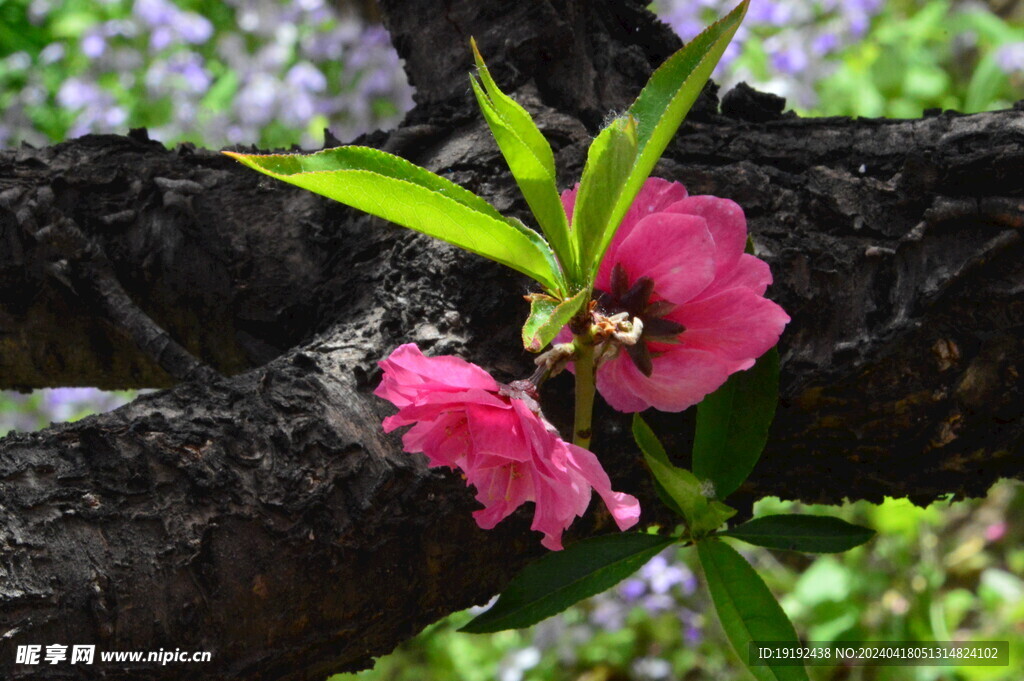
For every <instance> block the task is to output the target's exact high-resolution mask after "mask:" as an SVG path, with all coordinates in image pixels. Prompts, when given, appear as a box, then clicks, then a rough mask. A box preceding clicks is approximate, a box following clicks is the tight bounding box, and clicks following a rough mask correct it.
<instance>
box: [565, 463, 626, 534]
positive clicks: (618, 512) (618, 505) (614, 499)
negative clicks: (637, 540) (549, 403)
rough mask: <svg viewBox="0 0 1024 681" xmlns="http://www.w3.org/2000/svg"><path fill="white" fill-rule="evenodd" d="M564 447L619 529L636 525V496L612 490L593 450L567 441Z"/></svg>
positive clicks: (610, 482) (610, 483) (573, 464)
mask: <svg viewBox="0 0 1024 681" xmlns="http://www.w3.org/2000/svg"><path fill="white" fill-rule="evenodd" d="M566 447H567V448H568V450H569V461H570V464H571V465H572V466H574V467H575V468H576V470H578V471H579V472H580V475H582V476H583V479H584V480H586V481H587V484H589V485H590V486H591V487H593V488H594V491H595V492H597V493H598V494H599V495H600V496H601V499H602V500H604V505H605V506H607V507H608V510H609V511H610V512H611V514H612V517H613V518H615V524H616V525H618V526H619V529H620V530H626V529H629V528H630V527H633V526H634V525H636V524H637V522H639V521H640V502H639V501H638V500H637V498H636V497H634V496H632V495H630V494H626V493H624V492H613V491H612V481H611V480H610V479H609V478H608V474H607V473H606V472H605V470H604V468H603V467H602V466H601V462H600V461H598V460H597V457H596V456H595V455H594V453H593V452H591V451H589V450H587V449H583V448H582V447H577V446H576V445H573V444H568V443H567V444H566Z"/></svg>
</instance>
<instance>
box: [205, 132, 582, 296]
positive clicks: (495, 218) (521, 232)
mask: <svg viewBox="0 0 1024 681" xmlns="http://www.w3.org/2000/svg"><path fill="white" fill-rule="evenodd" d="M224 153H225V154H227V155H228V156H231V157H232V158H235V159H236V160H238V161H241V162H242V163H244V164H245V165H247V166H249V167H250V168H253V169H254V170H258V171H260V172H261V173H264V174H266V175H269V176H271V177H274V178H276V179H279V180H282V181H284V182H288V183H290V184H294V185H296V186H298V187H302V188H303V189H308V190H310V191H312V192H315V193H317V194H321V195H323V196H326V197H327V198H330V199H334V200H335V201H340V202H341V203H344V204H346V205H349V206H352V207H353V208H358V209H359V210H362V211H365V212H367V213H370V214H371V215H376V216H377V217H381V218H384V219H385V220H390V221H391V222H394V223H396V224H399V225H402V226H403V227H408V228H410V229H414V230H416V231H417V232H422V233H424V234H427V235H429V236H432V237H435V238H438V239H441V240H443V241H447V242H448V243H450V244H453V245H455V246H458V247H460V248H464V249H466V250H467V251H471V252H473V253H477V254H478V255H482V256H484V257H485V258H490V259H491V260H494V261H496V262H499V263H501V264H503V265H507V266H508V267H511V268H512V269H514V270H517V271H519V272H522V273H523V274H525V275H527V276H529V277H531V278H533V279H535V280H536V281H538V282H540V283H541V285H542V286H544V288H545V289H546V290H548V291H549V292H551V293H552V294H555V295H562V294H564V292H565V288H566V286H565V282H564V280H563V277H562V273H561V270H560V268H559V266H558V263H557V262H556V260H555V256H554V253H553V252H552V251H551V248H550V247H549V246H548V244H547V242H546V241H544V239H543V238H542V237H541V236H540V235H539V234H537V233H536V232H534V231H533V230H531V229H529V228H527V227H526V226H525V225H523V224H522V223H520V222H518V221H516V220H510V219H507V218H505V217H504V216H502V215H501V213H499V212H498V211H497V209H496V208H494V207H493V206H492V205H491V204H489V203H487V202H486V201H485V200H483V199H482V198H480V197H479V196H477V195H476V194H474V193H473V192H471V191H469V190H467V189H464V188H462V187H460V186H459V185H457V184H455V183H454V182H451V181H450V180H446V179H445V178H443V177H440V176H439V175H435V174H434V173H432V172H430V171H429V170H426V169H424V168H421V167H419V166H417V165H415V164H414V163H410V162H409V161H406V160H405V159H403V158H400V157H398V156H393V155H392V154H388V153H385V152H383V151H378V150H377V149H370V148H368V147H356V146H349V147H338V148H336V149H327V150H325V151H320V152H317V153H315V154H275V155H255V154H236V153H233V152H229V151H226V152H224Z"/></svg>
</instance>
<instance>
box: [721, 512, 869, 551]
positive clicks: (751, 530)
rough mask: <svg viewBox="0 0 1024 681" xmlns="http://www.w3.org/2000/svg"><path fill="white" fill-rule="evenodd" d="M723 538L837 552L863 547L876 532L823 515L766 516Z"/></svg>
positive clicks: (802, 549)
mask: <svg viewBox="0 0 1024 681" xmlns="http://www.w3.org/2000/svg"><path fill="white" fill-rule="evenodd" d="M722 535H723V536H725V537H732V538H733V539H739V540H741V541H745V542H747V543H748V544H755V545H757V546H765V547H767V548H769V549H783V550H785V551H805V552H807V553H838V552H840V551H846V550H849V549H852V548H853V547H854V546H860V545H861V544H863V543H864V542H866V541H868V540H869V539H871V538H872V537H873V536H875V531H874V530H871V529H868V528H866V527H861V526H860V525H851V524H850V523H848V522H846V521H845V520H840V519H839V518H833V517H831V516H823V515H803V514H799V513H794V514H788V515H767V516H763V517H761V518H754V519H753V520H751V521H749V522H746V523H744V524H742V525H739V526H737V527H734V528H732V529H730V530H729V531H728V532H723V533H722Z"/></svg>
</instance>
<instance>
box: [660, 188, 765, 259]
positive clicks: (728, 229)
mask: <svg viewBox="0 0 1024 681" xmlns="http://www.w3.org/2000/svg"><path fill="white" fill-rule="evenodd" d="M665 210H666V212H669V213H684V214H687V215H698V216H700V217H702V218H704V220H706V221H707V223H708V230H710V232H711V237H712V238H713V239H714V240H715V277H716V278H718V277H721V276H724V275H725V273H726V272H728V271H729V269H731V268H732V267H733V266H734V265H735V264H736V261H737V260H739V257H740V255H741V254H742V253H743V250H744V249H745V248H746V246H747V218H746V216H744V215H743V209H742V208H740V206H739V204H737V203H736V202H735V201H730V200H729V199H722V198H719V197H717V196H689V197H687V198H685V199H683V200H682V201H679V202H677V203H674V204H672V205H671V206H669V207H668V208H666V209H665Z"/></svg>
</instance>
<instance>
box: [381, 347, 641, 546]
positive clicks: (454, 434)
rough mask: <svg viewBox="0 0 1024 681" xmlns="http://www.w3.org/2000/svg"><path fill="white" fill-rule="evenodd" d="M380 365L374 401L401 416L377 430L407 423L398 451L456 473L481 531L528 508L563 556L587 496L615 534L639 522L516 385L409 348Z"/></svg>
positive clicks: (636, 511)
mask: <svg viewBox="0 0 1024 681" xmlns="http://www.w3.org/2000/svg"><path fill="white" fill-rule="evenodd" d="M380 367H381V368H382V369H383V370H384V377H383V380H382V381H381V384H380V386H378V387H377V390H376V391H374V394H376V395H377V396H378V397H382V398H384V399H386V400H388V401H390V402H391V403H392V404H394V405H395V406H396V407H398V408H399V412H398V413H397V414H395V415H394V416H389V417H387V418H386V419H384V430H385V431H387V432H391V431H392V430H394V429H395V428H399V427H401V426H406V425H410V424H412V428H410V429H409V430H408V431H407V432H406V433H405V435H403V436H402V445H403V447H404V449H405V451H407V452H422V453H424V454H426V455H427V459H428V460H429V463H430V465H431V466H448V467H449V468H453V469H459V470H461V471H462V473H463V474H464V475H465V477H466V482H467V484H469V485H472V486H473V487H475V488H476V499H477V501H479V502H480V503H481V504H483V506H484V508H482V509H481V510H479V511H475V512H474V513H473V517H474V518H475V519H476V522H477V524H478V525H479V526H480V527H482V528H483V529H485V530H489V529H491V528H493V527H494V526H495V525H497V524H498V522H500V521H501V520H502V519H504V518H505V517H507V516H508V515H509V514H511V513H512V512H513V511H515V510H516V509H517V508H519V507H520V506H521V505H523V504H524V503H525V502H527V501H532V502H534V507H535V510H534V515H533V524H532V525H531V529H534V530H537V531H539V532H543V533H544V538H543V539H542V540H541V543H542V544H543V545H544V546H546V547H547V548H549V549H551V550H553V551H558V550H561V548H562V532H563V531H564V530H565V529H566V528H568V527H569V525H570V524H572V521H573V520H574V519H575V518H576V517H578V516H581V515H583V513H584V512H585V511H586V510H587V506H588V505H589V504H590V497H591V489H592V488H593V490H595V491H596V492H597V493H598V494H599V495H600V496H601V498H602V499H603V500H604V503H605V505H606V506H607V507H608V510H609V511H611V514H612V517H613V518H614V519H615V522H616V524H617V525H618V526H619V529H623V530H625V529H626V528H629V527H632V526H633V525H635V524H636V523H637V521H638V520H639V518H640V504H639V502H638V501H637V500H636V498H634V497H632V496H630V495H628V494H623V493H621V492H613V491H612V488H611V481H610V480H609V479H608V474H607V473H605V471H604V469H603V468H602V467H601V464H600V463H599V462H598V460H597V457H596V456H594V454H593V453H592V452H590V451H588V450H586V449H583V448H582V447H577V446H575V445H572V444H569V443H567V442H564V441H562V439H561V438H559V436H558V433H557V432H556V431H555V429H554V427H553V426H552V425H551V424H550V423H548V422H547V421H546V420H545V419H544V418H543V416H541V415H540V410H539V407H538V405H537V403H536V401H535V400H534V398H533V397H532V396H531V395H530V394H529V393H530V392H532V391H531V390H530V389H529V387H524V385H523V383H521V382H516V383H514V384H513V385H511V386H508V385H502V384H500V383H498V382H497V381H495V380H494V379H493V378H491V376H490V375H489V374H488V373H487V372H486V371H484V370H483V369H481V368H480V367H478V366H476V365H475V364H471V363H469V362H467V361H465V360H462V359H459V358H458V357H452V356H441V357H424V356H423V353H421V352H420V350H419V348H418V347H416V345H414V344H412V343H409V344H406V345H402V346H399V347H398V348H397V349H396V350H395V351H394V352H392V353H391V355H390V356H389V357H388V358H387V359H386V360H384V361H383V362H381V363H380ZM527 385H528V384H527Z"/></svg>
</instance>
